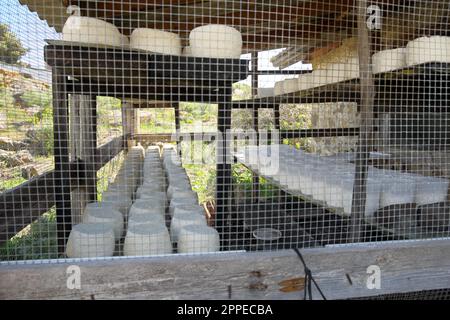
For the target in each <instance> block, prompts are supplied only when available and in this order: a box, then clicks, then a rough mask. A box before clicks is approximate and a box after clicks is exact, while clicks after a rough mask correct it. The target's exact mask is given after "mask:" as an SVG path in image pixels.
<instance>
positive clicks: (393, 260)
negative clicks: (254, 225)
mask: <svg viewBox="0 0 450 320" xmlns="http://www.w3.org/2000/svg"><path fill="white" fill-rule="evenodd" d="M301 252H302V255H303V257H304V259H305V261H306V264H307V266H308V267H309V268H310V269H311V270H312V273H313V276H314V278H315V279H316V281H317V283H318V285H319V286H320V288H321V290H322V291H323V292H324V294H325V296H326V298H327V299H346V298H356V297H369V296H375V295H381V294H390V293H406V292H412V291H421V290H436V289H444V288H450V240H431V241H414V242H411V241H405V242H395V243H393V242H388V243H376V246H375V245H374V244H349V245H341V246H333V247H328V248H318V249H303V250H301ZM69 266H78V267H79V268H80V271H81V273H80V282H81V283H80V284H81V288H80V289H72V290H71V289H68V288H67V280H68V277H69V275H70V274H71V273H70V272H69V273H68V271H67V270H68V269H67V268H68V267H69ZM369 266H377V267H379V268H380V281H381V282H380V284H381V287H380V289H368V288H367V282H368V281H369V276H370V275H371V273H370V272H368V267H369ZM369 271H370V270H369ZM303 277H304V269H303V266H302V264H301V262H300V260H299V258H298V257H297V255H296V254H295V253H294V251H293V250H289V251H277V252H255V253H233V252H230V253H218V254H207V255H197V256H186V255H176V256H169V257H149V258H124V257H118V258H116V259H114V258H109V259H106V260H95V261H81V260H80V261H76V260H60V261H39V263H35V264H33V262H25V263H24V264H22V265H17V264H16V265H0V283H1V284H2V285H1V286H0V299H165V298H168V297H170V298H174V299H199V300H204V299H302V297H303V290H302V288H291V290H287V291H291V292H283V290H282V288H283V286H282V285H281V284H282V281H291V282H292V281H295V280H299V281H301V279H302V278H303ZM299 278H300V279H299ZM284 291H286V290H284ZM313 297H314V299H321V297H320V295H318V292H317V290H315V289H313Z"/></svg>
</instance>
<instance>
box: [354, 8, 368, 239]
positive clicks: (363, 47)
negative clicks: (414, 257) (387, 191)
mask: <svg viewBox="0 0 450 320" xmlns="http://www.w3.org/2000/svg"><path fill="white" fill-rule="evenodd" d="M366 10H367V0H359V1H358V52H359V73H360V88H361V89H360V90H361V100H360V108H359V109H360V119H361V124H360V130H359V141H358V149H357V153H356V168H355V180H354V181H355V184H354V186H353V198H352V212H351V219H350V220H351V221H350V228H349V234H348V241H349V242H358V241H361V240H362V239H361V237H362V225H363V220H364V213H365V207H366V197H367V192H366V191H367V190H366V189H367V188H366V183H367V174H368V161H369V156H370V153H369V152H370V150H371V144H372V143H371V139H372V124H373V104H374V82H373V75H372V71H371V67H370V66H371V63H370V61H371V50H370V44H371V41H370V34H369V29H368V27H367V25H366Z"/></svg>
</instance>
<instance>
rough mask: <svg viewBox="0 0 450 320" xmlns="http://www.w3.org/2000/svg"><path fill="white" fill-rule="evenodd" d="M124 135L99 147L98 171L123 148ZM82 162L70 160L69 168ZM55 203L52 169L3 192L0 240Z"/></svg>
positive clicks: (1, 196)
mask: <svg viewBox="0 0 450 320" xmlns="http://www.w3.org/2000/svg"><path fill="white" fill-rule="evenodd" d="M124 137H125V138H126V137H127V136H122V137H117V138H115V139H113V140H111V141H110V142H108V143H106V144H104V145H102V146H101V147H99V148H98V149H97V151H96V155H97V159H96V161H95V170H96V171H98V170H99V169H100V168H102V167H103V166H104V165H105V164H106V163H108V162H109V161H110V160H111V159H112V158H114V157H115V156H116V155H117V154H118V153H119V152H121V151H122V150H123V149H124V146H125V144H124ZM79 166H80V163H78V162H71V163H70V168H71V169H70V171H71V172H76V171H77V170H79ZM54 205H55V172H54V171H53V170H52V171H49V172H46V173H44V174H42V175H40V176H37V177H34V178H32V179H31V180H29V181H27V182H25V183H23V184H21V185H19V186H17V187H15V188H13V189H11V190H8V191H5V192H3V193H1V194H0V244H2V243H4V242H5V241H7V240H8V239H10V238H11V237H12V236H14V235H15V234H16V233H17V232H19V231H20V230H22V229H23V228H25V227H26V226H27V225H28V224H30V223H31V222H33V221H34V220H36V219H37V218H38V217H39V216H40V215H41V214H43V213H44V212H47V211H48V210H49V209H50V208H51V207H53V206H54Z"/></svg>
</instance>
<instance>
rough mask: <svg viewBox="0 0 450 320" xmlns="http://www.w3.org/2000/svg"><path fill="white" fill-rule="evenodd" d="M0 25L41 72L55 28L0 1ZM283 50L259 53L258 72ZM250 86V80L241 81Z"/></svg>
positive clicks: (263, 79) (12, 0) (269, 83)
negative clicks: (5, 28)
mask: <svg viewBox="0 0 450 320" xmlns="http://www.w3.org/2000/svg"><path fill="white" fill-rule="evenodd" d="M0 23H6V24H8V25H9V26H10V29H11V31H12V32H14V34H16V35H17V37H18V38H19V39H20V41H21V42H22V45H23V46H24V47H26V48H28V49H29V50H30V51H29V52H28V53H27V54H26V55H25V56H24V57H23V58H22V61H23V62H25V63H28V64H30V65H31V66H32V67H34V68H38V69H44V68H45V62H44V50H43V49H44V46H45V44H46V43H45V41H44V40H45V39H59V38H60V34H58V33H57V32H56V31H55V29H54V28H50V27H49V26H48V24H47V22H46V21H42V20H41V19H39V17H38V15H37V13H35V12H30V11H29V10H28V7H27V6H22V5H21V4H20V3H19V1H18V0H1V5H0ZM282 50H283V49H276V50H270V51H264V52H260V53H259V63H258V68H259V69H260V70H277V68H275V67H273V65H272V64H271V63H270V58H271V57H272V56H274V55H276V54H278V53H279V52H281V51H282ZM242 58H244V59H249V58H250V55H242ZM307 66H308V65H302V64H301V62H300V63H296V64H294V65H292V66H290V67H289V68H287V69H286V70H289V69H292V70H294V69H303V68H305V67H306V68H307ZM289 77H293V76H292V75H291V76H273V75H271V76H260V77H259V87H265V88H267V87H273V86H274V84H275V82H276V81H279V80H283V79H285V78H289ZM242 82H243V83H246V84H248V85H250V79H247V80H244V81H242Z"/></svg>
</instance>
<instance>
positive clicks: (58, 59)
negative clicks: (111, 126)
mask: <svg viewBox="0 0 450 320" xmlns="http://www.w3.org/2000/svg"><path fill="white" fill-rule="evenodd" d="M47 43H48V45H47V46H46V47H45V61H46V62H47V64H48V65H50V66H51V68H52V71H53V100H54V114H53V118H54V128H55V133H57V134H55V187H56V190H58V191H57V192H56V193H55V202H56V212H57V223H58V226H62V227H61V228H59V229H58V239H60V241H61V243H60V244H59V247H60V248H64V244H65V241H66V239H67V237H68V235H69V233H70V230H71V213H70V210H71V209H70V208H71V206H70V201H71V200H70V191H71V188H72V187H71V184H73V182H72V183H71V181H73V179H77V181H76V183H77V184H78V185H83V184H88V183H91V184H92V183H93V181H95V177H92V176H91V179H90V180H89V179H87V177H86V176H88V172H89V170H88V169H89V168H92V167H95V163H96V162H95V160H93V161H91V162H90V163H89V162H88V161H85V162H82V163H78V164H77V166H76V170H73V166H72V165H71V164H70V161H69V144H68V142H69V138H68V135H67V133H68V132H69V130H68V126H69V124H68V116H67V115H68V96H67V94H76V95H88V96H91V97H96V96H109V97H115V98H119V99H139V100H147V101H165V102H172V103H178V102H181V101H186V102H205V103H217V104H218V131H219V133H225V132H226V131H227V130H228V129H230V128H231V110H232V109H252V110H253V111H254V114H257V112H258V109H260V108H273V109H274V111H275V127H276V129H278V130H280V129H281V128H280V122H279V115H280V111H279V108H280V105H282V104H300V103H326V102H355V103H357V104H358V105H359V103H360V85H359V80H358V79H350V80H346V81H342V82H339V83H332V84H327V85H324V86H320V87H316V88H312V89H308V90H303V91H298V92H294V93H290V94H284V95H280V96H274V97H267V98H256V99H250V100H242V101H232V84H233V83H234V82H238V81H241V80H244V79H246V78H247V76H248V75H249V74H251V71H249V68H248V67H249V62H248V61H247V60H243V59H214V58H199V57H183V56H168V55H163V54H156V53H149V52H146V51H142V50H134V49H133V50H132V49H128V48H117V47H108V46H97V45H95V46H93V45H88V44H82V43H74V42H65V41H54V40H48V41H47ZM449 70H450V67H449V65H448V64H439V63H427V64H421V65H418V66H413V67H408V68H404V69H401V70H396V71H392V72H386V73H382V74H379V75H375V90H376V103H375V107H376V108H375V110H374V112H375V113H376V112H387V111H389V110H391V108H392V105H395V107H394V108H395V111H399V110H398V109H400V111H401V110H405V109H408V110H409V108H411V104H412V105H413V106H412V108H413V109H420V108H421V103H420V101H427V97H428V95H430V94H436V92H435V91H436V90H437V89H436V88H444V92H441V93H440V94H444V95H445V96H446V97H448V96H449V92H448V90H449V89H448V86H447V87H446V86H443V85H440V86H436V85H435V84H436V83H437V82H439V83H442V82H445V83H448V81H449ZM279 73H280V74H282V73H283V71H280V72H279ZM300 73H301V72H300ZM394 85H395V87H396V88H402V90H401V92H398V91H397V92H392V91H391V90H389V88H390V87H392V86H394ZM428 100H429V99H428ZM405 101H406V102H408V106H405V105H404V103H405ZM415 101H417V102H418V103H417V105H414V102H415ZM402 103H403V105H402ZM437 107H440V106H437ZM91 109H92V112H93V114H95V113H96V105H95V99H91ZM95 125H96V124H95V123H93V124H92V126H94V127H95ZM93 131H95V130H93ZM358 132H359V128H328V129H321V128H318V129H304V130H293V131H292V130H291V131H287V130H284V131H283V130H280V136H281V138H298V137H301V138H306V137H330V136H355V135H358ZM225 137H226V135H223V139H224V141H223V148H224V150H229V147H228V145H229V143H230V142H228V141H225ZM123 138H124V140H126V139H127V138H129V137H128V136H127V134H126V133H125V134H124V136H123ZM122 146H123V147H125V142H124V143H123V145H122ZM218 154H219V156H222V157H224V159H225V157H227V155H226V154H225V152H223V153H222V154H221V153H220V152H219V153H218ZM95 156H98V155H94V158H93V159H96V158H95ZM218 160H219V159H218ZM80 172H84V173H85V175H82V174H81V175H80ZM80 177H81V178H80ZM89 181H90V182H89ZM231 182H232V171H231V164H229V163H226V161H218V164H217V180H216V183H217V191H216V195H217V197H216V199H217V203H216V207H217V215H216V228H217V230H218V231H219V232H220V233H223V232H224V228H225V226H224V221H225V220H226V219H225V217H226V214H227V212H228V211H229V210H230V209H229V208H232V205H233V202H232V194H233V193H232V192H231V190H230V186H231ZM361 183H365V182H364V181H362V182H361ZM297 196H298V195H297ZM302 197H303V199H304V200H305V201H313V199H311V198H308V197H305V195H302ZM318 205H322V206H323V204H320V203H319V204H318ZM352 214H353V213H352ZM377 227H379V226H377ZM385 231H392V230H385ZM394 233H395V232H394ZM401 236H402V237H403V236H405V237H407V236H408V235H401Z"/></svg>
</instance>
